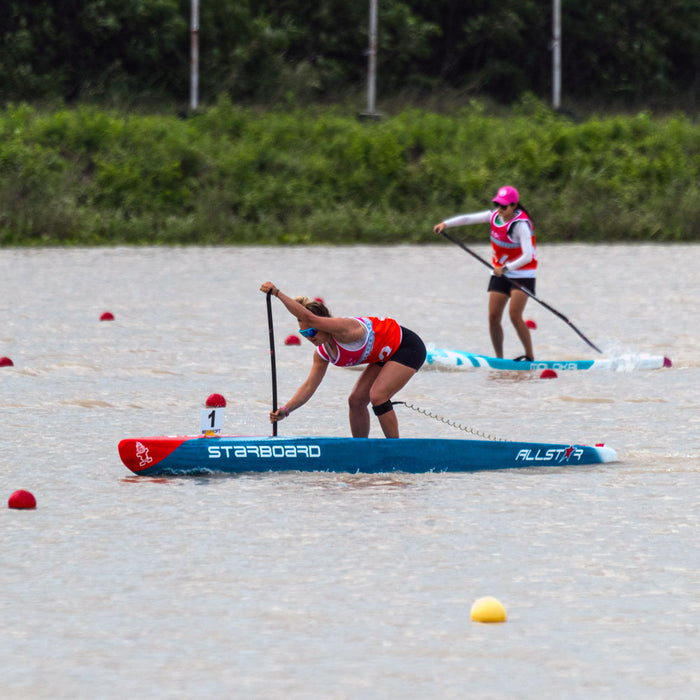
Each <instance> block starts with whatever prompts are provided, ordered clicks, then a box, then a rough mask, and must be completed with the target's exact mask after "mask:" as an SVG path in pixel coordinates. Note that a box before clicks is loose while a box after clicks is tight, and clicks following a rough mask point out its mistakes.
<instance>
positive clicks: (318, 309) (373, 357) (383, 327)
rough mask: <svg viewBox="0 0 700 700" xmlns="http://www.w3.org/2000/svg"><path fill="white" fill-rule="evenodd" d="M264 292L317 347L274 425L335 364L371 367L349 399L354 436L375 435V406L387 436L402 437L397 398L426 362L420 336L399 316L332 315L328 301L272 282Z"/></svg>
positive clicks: (274, 415)
mask: <svg viewBox="0 0 700 700" xmlns="http://www.w3.org/2000/svg"><path fill="white" fill-rule="evenodd" d="M260 291H262V292H264V293H265V294H268V293H270V294H272V295H273V296H276V297H277V298H278V299H279V300H280V301H281V302H282V303H283V304H284V306H285V308H286V309H287V311H289V313H290V314H292V316H294V317H295V318H296V319H297V321H298V322H299V333H300V334H301V335H303V336H304V338H306V339H307V340H308V341H309V342H311V343H312V344H313V345H315V346H316V351H315V352H314V355H313V362H312V365H311V371H310V372H309V376H308V377H307V378H306V380H305V381H304V383H303V384H302V385H301V386H300V387H299V388H298V389H297V390H296V392H295V393H294V395H293V396H292V398H291V399H289V401H287V403H286V404H285V405H284V406H282V407H281V408H278V409H277V410H276V411H271V412H270V422H271V423H276V422H277V421H280V420H282V419H283V418H286V417H287V416H289V414H290V413H291V412H292V411H294V410H296V409H297V408H299V407H301V406H303V405H304V404H305V403H306V402H307V401H308V400H309V399H310V398H311V397H312V396H313V395H314V393H315V392H316V389H318V387H319V386H320V384H321V382H322V381H323V378H324V376H325V374H326V370H327V369H328V365H329V364H333V365H337V366H338V367H353V366H355V365H360V364H366V365H367V367H366V368H365V369H364V371H363V372H362V374H361V375H360V378H359V379H358V380H357V382H355V386H354V387H353V389H352V391H351V392H350V396H349V398H348V404H349V413H350V430H351V432H352V435H353V437H368V436H369V430H370V415H369V406H370V404H371V406H372V411H373V412H374V415H376V416H377V418H378V419H379V425H380V426H381V428H382V431H383V432H384V436H385V437H388V438H397V437H399V424H398V420H397V418H396V413H395V412H394V407H393V405H392V402H391V399H392V397H393V396H394V395H395V394H396V393H397V392H398V391H400V390H401V389H403V387H404V386H406V384H407V383H408V381H409V380H410V379H411V377H413V375H414V374H415V373H416V372H417V371H418V370H419V369H420V368H421V366H422V365H423V363H424V362H425V356H426V351H425V345H424V343H423V341H422V340H421V339H420V337H419V336H418V335H417V334H416V333H414V332H413V331H411V330H409V329H408V328H404V327H402V326H400V325H399V324H398V323H397V322H396V321H395V320H394V319H393V318H377V317H373V316H372V317H367V316H365V317H352V318H351V317H334V316H331V313H330V311H329V310H328V308H327V307H326V305H325V304H324V303H323V302H321V301H318V300H311V299H309V298H308V297H295V298H292V297H289V296H287V295H286V294H284V293H283V292H281V291H280V290H279V289H278V288H277V287H276V286H275V285H274V284H273V283H272V282H264V283H263V284H262V285H261V287H260Z"/></svg>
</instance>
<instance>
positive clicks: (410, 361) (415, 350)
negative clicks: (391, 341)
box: [377, 326, 426, 371]
mask: <svg viewBox="0 0 700 700" xmlns="http://www.w3.org/2000/svg"><path fill="white" fill-rule="evenodd" d="M425 355H426V350H425V344H424V343H423V341H422V340H421V339H420V336H419V335H418V334H417V333H414V332H413V331H412V330H409V329H408V328H404V327H403V326H401V345H399V347H398V348H397V349H396V352H395V353H394V354H393V355H392V356H391V357H390V358H389V360H391V361H392V362H398V363H399V364H400V365H406V367H411V368H413V369H415V370H416V371H418V370H419V369H420V368H421V367H422V366H423V363H424V362H425ZM389 360H385V361H384V362H377V364H378V365H384V364H386V362H388V361H389Z"/></svg>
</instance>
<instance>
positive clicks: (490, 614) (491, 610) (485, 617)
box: [472, 596, 506, 622]
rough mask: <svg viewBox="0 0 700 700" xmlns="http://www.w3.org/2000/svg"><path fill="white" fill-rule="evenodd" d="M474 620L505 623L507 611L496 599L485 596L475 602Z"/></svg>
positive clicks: (473, 609)
mask: <svg viewBox="0 0 700 700" xmlns="http://www.w3.org/2000/svg"><path fill="white" fill-rule="evenodd" d="M472 620H473V621H474V622H505V621H506V609H505V608H504V607H503V605H501V602H500V601H499V600H496V598H492V597H491V596H485V597H483V598H479V599H478V600H475V601H474V605H472Z"/></svg>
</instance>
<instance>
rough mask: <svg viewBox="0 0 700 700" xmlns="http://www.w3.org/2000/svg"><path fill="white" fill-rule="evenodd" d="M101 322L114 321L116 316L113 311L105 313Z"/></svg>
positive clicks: (101, 317)
mask: <svg viewBox="0 0 700 700" xmlns="http://www.w3.org/2000/svg"><path fill="white" fill-rule="evenodd" d="M100 321H114V314H113V313H112V312H111V311H105V312H104V313H103V314H102V316H100Z"/></svg>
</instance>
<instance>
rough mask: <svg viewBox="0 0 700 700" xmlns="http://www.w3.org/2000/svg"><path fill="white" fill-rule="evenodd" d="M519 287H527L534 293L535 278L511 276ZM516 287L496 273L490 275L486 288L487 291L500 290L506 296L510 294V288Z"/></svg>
mask: <svg viewBox="0 0 700 700" xmlns="http://www.w3.org/2000/svg"><path fill="white" fill-rule="evenodd" d="M513 279H514V280H515V281H516V282H517V283H518V284H519V285H520V286H521V287H525V289H529V290H530V291H531V292H532V293H533V294H534V293H535V278H534V277H518V278H513ZM511 289H517V287H513V285H512V284H511V283H510V280H509V279H508V278H507V277H496V275H491V279H490V280H489V288H488V289H487V290H486V291H488V292H500V293H501V294H505V295H506V296H507V297H509V296H510V290H511Z"/></svg>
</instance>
